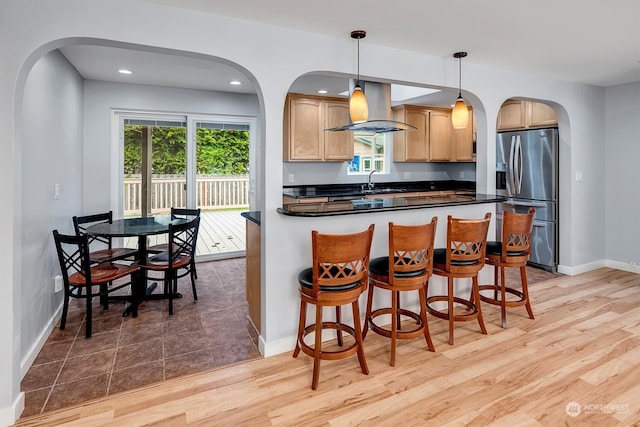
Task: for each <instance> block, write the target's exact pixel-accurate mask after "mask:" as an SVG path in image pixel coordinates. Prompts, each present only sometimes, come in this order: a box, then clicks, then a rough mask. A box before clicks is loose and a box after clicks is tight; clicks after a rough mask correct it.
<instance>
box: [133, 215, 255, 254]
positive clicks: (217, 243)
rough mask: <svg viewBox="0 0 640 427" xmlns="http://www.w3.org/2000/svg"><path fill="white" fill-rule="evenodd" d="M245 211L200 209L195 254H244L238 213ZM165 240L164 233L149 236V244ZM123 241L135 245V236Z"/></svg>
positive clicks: (241, 227) (241, 228) (243, 240)
mask: <svg viewBox="0 0 640 427" xmlns="http://www.w3.org/2000/svg"><path fill="white" fill-rule="evenodd" d="M246 211H247V209H246V208H244V209H224V210H216V211H202V213H201V214H200V216H201V219H200V230H199V232H198V243H197V245H196V256H197V257H198V258H200V259H202V260H206V259H216V258H224V257H234V256H244V253H245V219H244V218H243V217H242V216H241V215H240V213H242V212H246ZM166 241H167V235H166V234H161V235H157V236H151V237H150V238H149V245H155V244H158V243H165V242H166ZM124 243H125V246H127V247H136V245H137V238H127V239H125V242H124Z"/></svg>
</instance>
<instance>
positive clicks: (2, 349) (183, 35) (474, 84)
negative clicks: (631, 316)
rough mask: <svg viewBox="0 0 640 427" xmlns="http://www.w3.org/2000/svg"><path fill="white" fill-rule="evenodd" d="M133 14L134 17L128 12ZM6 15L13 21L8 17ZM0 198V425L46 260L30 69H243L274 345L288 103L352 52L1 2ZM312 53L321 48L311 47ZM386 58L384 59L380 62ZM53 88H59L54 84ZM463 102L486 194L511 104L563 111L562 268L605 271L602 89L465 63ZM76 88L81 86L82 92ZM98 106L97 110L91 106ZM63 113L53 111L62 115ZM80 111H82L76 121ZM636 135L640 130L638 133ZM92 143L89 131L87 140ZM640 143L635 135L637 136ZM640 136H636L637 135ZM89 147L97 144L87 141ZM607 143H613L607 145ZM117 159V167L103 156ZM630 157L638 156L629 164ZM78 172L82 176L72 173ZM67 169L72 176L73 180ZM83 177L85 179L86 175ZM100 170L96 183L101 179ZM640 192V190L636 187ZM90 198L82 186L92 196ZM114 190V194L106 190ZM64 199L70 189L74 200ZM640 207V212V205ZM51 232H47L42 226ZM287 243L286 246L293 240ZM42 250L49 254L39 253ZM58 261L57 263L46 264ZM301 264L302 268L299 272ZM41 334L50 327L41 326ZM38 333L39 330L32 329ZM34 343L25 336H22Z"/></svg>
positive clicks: (95, 5) (127, 1)
mask: <svg viewBox="0 0 640 427" xmlns="http://www.w3.org/2000/svg"><path fill="white" fill-rule="evenodd" d="M123 11H126V13H123ZM6 17H10V18H9V19H7V18H6ZM0 19H1V20H2V25H0V44H2V52H3V59H2V67H0V128H2V129H3V137H2V139H0V150H2V152H3V153H4V155H3V156H2V158H0V182H3V185H2V186H0V200H3V201H4V202H5V204H6V205H5V207H6V208H5V209H2V210H0V234H1V235H2V236H3V239H2V240H1V241H0V271H2V272H3V275H2V276H1V277H0V289H2V291H3V298H2V299H0V324H2V325H3V328H2V329H0V340H1V342H2V343H3V345H2V346H0V424H3V423H6V422H7V420H9V422H10V421H11V420H12V417H13V416H14V415H15V412H16V411H18V412H19V410H20V401H19V384H20V373H19V360H20V354H21V350H20V349H21V348H28V347H29V346H30V344H31V343H23V344H20V341H21V338H22V336H23V334H22V331H21V322H22V321H21V315H20V308H19V307H20V304H19V301H20V298H21V296H20V294H21V292H20V288H21V287H23V286H24V278H23V277H22V276H21V262H22V259H21V258H22V256H23V253H30V254H35V253H38V247H40V248H42V243H41V242H42V241H37V239H26V238H27V237H30V236H29V233H30V232H31V231H30V230H31V229H34V226H35V224H32V223H27V222H24V221H23V218H21V216H20V211H21V208H22V202H21V200H22V198H21V190H22V187H23V186H25V185H26V183H25V182H24V174H23V173H22V171H21V167H22V163H21V159H22V158H23V157H24V155H25V153H31V152H34V151H38V150H48V149H49V148H47V147H45V145H46V144H47V143H46V142H42V143H41V144H42V147H41V146H37V147H29V145H28V143H27V140H26V138H25V134H27V133H28V131H27V129H26V126H27V125H26V124H25V123H24V119H25V117H24V114H23V104H24V91H25V81H26V78H27V75H28V73H29V70H30V68H31V66H32V65H33V64H34V63H35V62H36V61H37V60H38V59H39V58H40V57H42V56H43V55H44V54H46V53H47V52H49V51H51V50H53V49H56V48H58V47H60V46H63V45H66V44H71V43H84V44H86V43H91V42H99V43H111V42H110V41H115V42H128V43H133V44H137V45H139V47H140V46H142V47H144V46H152V47H153V48H167V49H175V50H179V51H187V52H195V53H200V54H204V55H211V56H215V57H219V58H225V59H227V60H229V61H232V62H234V63H236V64H239V65H240V66H242V67H244V69H246V70H248V75H249V76H250V78H251V79H252V81H253V82H254V84H255V85H256V87H259V92H258V103H259V106H260V114H259V122H260V126H261V128H260V135H259V141H258V144H259V149H260V152H261V158H260V163H261V164H263V165H264V169H263V173H262V174H261V176H262V182H260V183H259V187H260V190H261V191H262V198H261V200H263V203H261V206H259V207H258V209H259V210H261V211H262V225H263V227H262V238H263V259H262V261H263V262H262V282H263V283H262V286H263V289H262V291H263V295H264V296H265V301H266V306H265V307H264V308H265V310H264V317H263V319H262V324H263V327H264V332H263V336H262V338H263V339H264V340H265V341H266V342H267V343H268V342H270V341H274V340H277V339H281V338H286V335H288V333H289V328H282V325H281V323H280V319H279V316H280V314H279V313H282V311H283V309H282V306H281V305H282V304H283V302H285V305H286V307H285V309H286V310H294V311H295V310H297V306H296V307H291V306H290V305H289V304H288V302H289V301H290V298H291V295H292V294H291V287H295V283H283V277H282V276H281V275H280V273H281V264H282V262H283V261H282V259H281V258H280V257H279V252H280V251H279V247H280V246H282V245H283V239H282V236H286V235H287V233H288V230H289V224H290V221H289V218H284V217H283V216H281V215H280V214H278V213H277V212H276V209H277V208H278V207H279V206H280V203H281V189H282V183H283V175H282V174H283V163H282V137H283V135H282V123H283V111H284V108H283V106H284V100H285V97H286V93H287V91H288V88H289V87H290V86H291V84H292V83H293V81H294V80H295V79H296V78H297V77H298V76H300V75H302V74H304V73H307V72H311V71H319V70H322V71H329V72H336V73H343V74H348V73H353V71H354V70H353V57H354V56H355V53H356V52H355V49H356V48H355V46H354V44H353V43H352V41H351V40H350V39H349V38H348V37H340V35H335V36H331V37H326V36H321V35H316V34H310V33H305V32H300V31H291V30H287V29H284V28H280V27H271V26H266V25H260V24H254V23H250V22H246V21H239V20H233V19H227V18H223V17H219V16H216V15H213V14H205V13H198V12H195V11H189V10H182V9H177V8H170V7H165V6H161V5H157V4H153V3H149V2H145V1H141V0H111V1H108V2H107V1H86V0H59V1H56V2H44V1H38V0H4V1H3V2H1V3H0ZM309 46H313V47H314V48H313V49H309ZM367 51H368V55H367V56H366V57H362V58H361V65H362V67H361V68H362V69H363V70H367V73H369V74H368V75H363V76H362V78H364V79H367V78H370V79H389V80H392V81H401V82H406V83H409V84H416V85H424V86H444V87H450V88H455V87H456V86H457V79H456V76H457V71H456V70H457V63H456V62H455V60H453V59H442V58H438V57H432V56H427V55H418V54H415V53H411V52H408V51H401V50H395V49H389V48H384V47H380V46H375V45H369V46H367ZM379 58H385V59H386V60H385V61H380V60H379ZM52 84H53V83H52ZM465 88H466V90H467V91H468V92H467V93H465V98H467V99H470V100H472V105H473V107H474V110H475V113H476V118H477V119H478V123H477V130H478V159H477V164H476V178H477V183H478V190H479V191H481V192H487V189H492V188H494V186H495V174H494V170H495V123H496V116H497V112H498V109H499V107H500V105H501V104H502V102H503V101H504V100H505V99H507V98H509V97H513V96H520V97H527V98H534V99H542V100H546V101H550V102H552V103H555V104H556V105H557V110H556V112H557V113H559V115H560V116H561V123H560V134H561V138H562V148H561V162H560V169H561V183H560V195H561V198H562V199H561V206H560V221H561V224H562V225H561V229H560V240H561V246H560V263H561V265H562V266H563V267H564V268H565V269H566V270H567V271H568V272H575V271H580V270H581V269H584V268H590V267H592V266H594V265H597V264H598V263H599V262H600V260H602V259H603V258H604V257H605V250H604V248H605V242H606V239H605V232H604V229H605V227H604V226H603V224H605V215H604V212H605V207H604V205H605V196H604V190H605V188H604V182H605V170H604V168H603V167H602V159H603V158H605V132H604V129H605V127H604V123H605V120H604V117H605V103H604V99H605V97H604V89H602V88H596V87H591V86H586V85H581V84H576V83H566V82H559V81H553V80H549V79H545V78H542V77H540V76H535V75H530V74H526V73H515V72H509V71H506V70H499V69H493V68H488V67H482V66H478V65H475V64H473V62H471V61H469V62H467V63H465ZM74 91H75V89H74ZM87 108H88V109H89V108H90V106H87ZM64 113H65V111H61V110H60V109H52V114H54V115H56V116H58V117H60V116H62V115H63V114H64ZM72 114H74V113H72ZM631 132H637V130H635V131H631ZM85 136H86V135H85ZM629 136H633V135H629ZM636 140H637V135H636ZM84 142H86V143H89V144H91V142H89V141H84ZM607 142H609V141H607ZM94 148H96V152H93V151H85V153H84V158H85V159H88V158H91V157H93V156H97V155H99V154H104V151H103V148H104V147H103V146H102V145H100V146H99V147H94ZM75 155H76V153H75V152H74V151H70V152H64V151H63V152H62V153H61V154H56V155H55V156H52V157H51V159H52V161H54V160H58V159H61V160H62V161H65V162H68V161H70V160H74V159H75V157H74V156H75ZM105 161H108V160H105ZM629 161H631V160H629ZM92 166H96V168H95V170H91V175H92V176H91V177H90V179H95V180H100V179H102V180H104V181H108V180H109V177H108V176H103V174H105V173H106V171H107V170H108V166H105V165H104V164H100V165H92ZM71 168H72V171H71V172H70V173H77V172H76V171H75V169H74V168H73V166H71ZM576 170H581V171H583V173H584V178H585V179H584V182H582V183H576V182H575V181H573V180H572V179H571V177H573V176H574V172H575V171H576ZM67 173H69V172H67ZM88 174H89V171H85V173H84V176H83V177H87V175H88ZM94 174H95V175H94ZM632 185H633V186H637V185H638V182H634V183H632ZM87 191H88V190H85V194H86V192H87ZM105 191H107V190H105ZM65 194H67V193H65ZM87 199H88V200H81V201H77V200H74V201H73V202H72V205H73V206H72V209H71V208H69V207H68V208H67V209H68V211H67V212H65V213H64V215H60V218H61V219H60V221H62V217H64V218H65V221H66V218H68V215H69V213H70V211H72V210H73V211H77V209H78V207H79V206H80V205H81V206H82V209H85V208H88V207H90V206H91V207H93V206H97V205H98V204H101V203H103V202H102V199H101V198H93V196H87ZM48 203H50V201H49V200H43V202H42V203H41V204H40V205H39V206H34V205H30V207H31V208H41V209H42V210H43V212H42V216H43V217H47V218H49V217H52V216H55V215H57V214H56V212H55V211H54V210H53V209H52V208H51V206H48ZM634 207H635V206H634ZM51 225H52V224H51V223H48V224H47V226H46V227H45V226H43V227H42V232H41V233H38V235H39V238H40V239H45V237H44V235H45V234H46V235H49V234H50V232H51V230H50V229H49V227H51ZM45 228H47V229H46V230H45ZM620 234H621V238H622V239H625V241H628V242H629V245H632V244H634V243H633V242H637V236H628V235H622V233H620ZM284 244H286V242H284ZM38 245H40V246H38ZM44 262H51V261H44ZM300 267H303V266H300ZM40 326H41V325H40ZM32 327H33V328H34V329H37V328H38V325H35V324H34V325H29V328H32ZM25 341H26V340H25Z"/></svg>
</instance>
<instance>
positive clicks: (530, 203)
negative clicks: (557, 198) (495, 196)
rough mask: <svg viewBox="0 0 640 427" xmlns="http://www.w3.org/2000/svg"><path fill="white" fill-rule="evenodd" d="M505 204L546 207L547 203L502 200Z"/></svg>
mask: <svg viewBox="0 0 640 427" xmlns="http://www.w3.org/2000/svg"><path fill="white" fill-rule="evenodd" d="M502 203H504V204H505V205H512V206H532V207H534V208H546V207H547V204H546V203H542V202H514V201H510V200H507V201H505V202H502Z"/></svg>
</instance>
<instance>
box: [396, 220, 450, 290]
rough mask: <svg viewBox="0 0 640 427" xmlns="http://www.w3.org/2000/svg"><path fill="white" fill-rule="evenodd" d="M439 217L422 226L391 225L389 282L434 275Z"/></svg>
mask: <svg viewBox="0 0 640 427" xmlns="http://www.w3.org/2000/svg"><path fill="white" fill-rule="evenodd" d="M437 222H438V217H435V216H434V217H433V218H432V219H431V222H430V223H427V224H422V225H397V224H394V223H393V222H390V223H389V281H390V283H393V282H395V281H396V280H398V279H400V280H402V278H409V277H411V278H415V275H413V274H411V273H416V272H420V274H419V276H420V277H422V276H427V277H429V276H431V274H432V273H433V245H434V241H435V236H436V225H437Z"/></svg>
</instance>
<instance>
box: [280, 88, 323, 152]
mask: <svg viewBox="0 0 640 427" xmlns="http://www.w3.org/2000/svg"><path fill="white" fill-rule="evenodd" d="M323 132H324V129H323V128H322V109H321V102H320V101H319V100H317V99H306V98H290V100H289V133H288V138H287V139H288V153H289V157H288V160H322V159H323V155H324V153H323V151H324V144H323V143H322V140H321V136H322V135H323Z"/></svg>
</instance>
